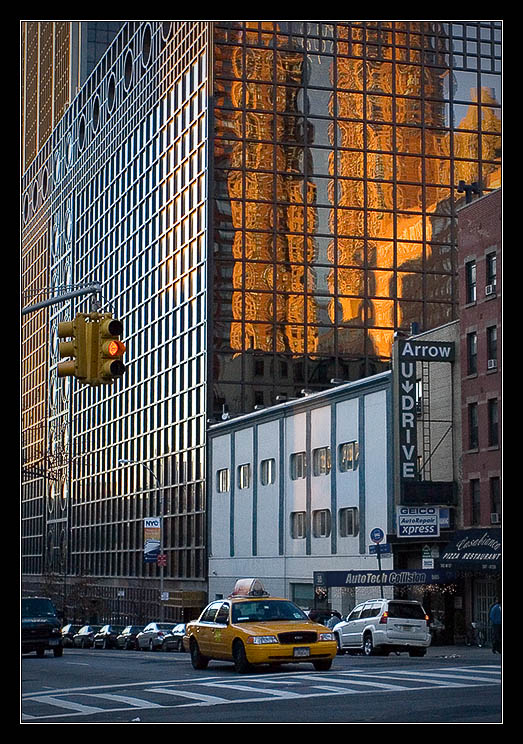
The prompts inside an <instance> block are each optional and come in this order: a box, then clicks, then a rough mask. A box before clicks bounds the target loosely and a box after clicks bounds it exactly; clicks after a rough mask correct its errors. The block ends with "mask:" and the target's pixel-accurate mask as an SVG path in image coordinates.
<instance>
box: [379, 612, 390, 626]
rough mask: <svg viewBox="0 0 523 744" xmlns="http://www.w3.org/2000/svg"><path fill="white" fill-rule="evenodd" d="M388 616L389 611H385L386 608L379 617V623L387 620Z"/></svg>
mask: <svg viewBox="0 0 523 744" xmlns="http://www.w3.org/2000/svg"><path fill="white" fill-rule="evenodd" d="M388 618H389V613H388V612H387V610H385V612H384V613H383V615H382V616H381V617H380V625H381V624H385V623H386V622H387V620H388Z"/></svg>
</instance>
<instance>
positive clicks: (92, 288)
mask: <svg viewBox="0 0 523 744" xmlns="http://www.w3.org/2000/svg"><path fill="white" fill-rule="evenodd" d="M101 291H102V287H101V285H100V284H98V283H95V284H88V285H87V286H85V287H79V288H78V289H73V290H71V291H70V292H64V294H61V295H59V296H58V297H51V298H49V299H48V300H42V301H41V302H37V303H36V304H35V305H29V306H28V307H24V308H22V315H28V314H29V313H33V312H35V311H36V310H41V309H42V308H44V307H50V306H51V305H58V304H59V303H60V302H64V301H65V300H71V299H72V298H73V297H83V296H84V295H89V294H100V292H101Z"/></svg>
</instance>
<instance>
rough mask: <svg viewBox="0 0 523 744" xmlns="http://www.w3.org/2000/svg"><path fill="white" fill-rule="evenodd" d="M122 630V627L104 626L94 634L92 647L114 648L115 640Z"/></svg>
mask: <svg viewBox="0 0 523 744" xmlns="http://www.w3.org/2000/svg"><path fill="white" fill-rule="evenodd" d="M123 629H124V626H123V625H104V626H103V628H100V630H99V631H98V632H97V633H95V634H94V638H93V645H94V647H95V648H98V647H100V648H114V647H115V646H116V639H117V637H118V635H119V634H120V633H121V632H122V630H123Z"/></svg>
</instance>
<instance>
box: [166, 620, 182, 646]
mask: <svg viewBox="0 0 523 744" xmlns="http://www.w3.org/2000/svg"><path fill="white" fill-rule="evenodd" d="M184 635H185V623H178V625H175V626H174V628H173V629H172V630H171V632H170V633H168V634H167V635H166V636H164V638H163V641H162V651H171V650H174V651H185V649H184V647H183V637H184Z"/></svg>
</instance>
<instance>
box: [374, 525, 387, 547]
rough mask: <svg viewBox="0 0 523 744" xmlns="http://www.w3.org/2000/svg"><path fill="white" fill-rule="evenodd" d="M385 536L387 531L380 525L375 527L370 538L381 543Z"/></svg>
mask: <svg viewBox="0 0 523 744" xmlns="http://www.w3.org/2000/svg"><path fill="white" fill-rule="evenodd" d="M384 537H385V533H384V532H383V530H382V529H380V528H379V527H375V528H374V529H373V530H372V531H371V533H370V539H371V540H372V542H375V543H380V542H381V541H382V540H383V538H384Z"/></svg>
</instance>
